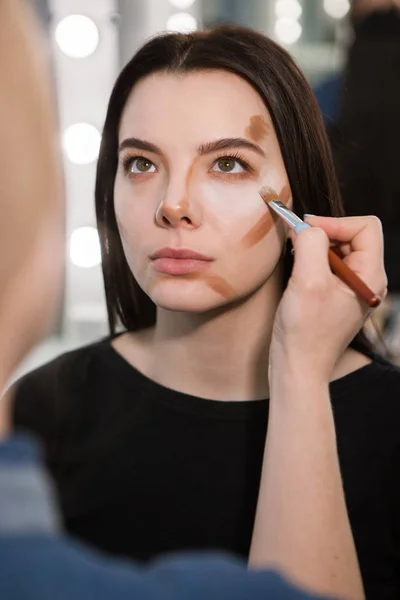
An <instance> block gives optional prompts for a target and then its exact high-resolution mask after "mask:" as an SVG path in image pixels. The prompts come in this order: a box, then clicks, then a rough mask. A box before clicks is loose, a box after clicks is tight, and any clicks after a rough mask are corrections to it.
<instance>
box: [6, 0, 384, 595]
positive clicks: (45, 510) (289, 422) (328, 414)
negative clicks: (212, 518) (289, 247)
mask: <svg viewBox="0 0 400 600" xmlns="http://www.w3.org/2000/svg"><path fill="white" fill-rule="evenodd" d="M11 58H12V60H11ZM46 62H47V61H46V58H45V50H44V48H43V41H42V39H41V37H40V34H39V32H38V30H37V26H36V24H35V22H34V19H33V17H32V15H31V13H30V12H29V10H27V7H26V6H25V4H24V3H23V2H22V1H20V0H3V1H2V2H1V5H0V73H1V76H2V87H1V91H0V120H1V127H0V131H1V135H2V144H1V161H0V175H1V176H0V181H1V182H2V184H1V185H2V190H1V192H2V193H1V195H0V202H1V206H2V209H3V210H2V214H3V216H4V218H3V219H2V221H1V224H0V227H1V235H0V243H1V250H2V252H1V261H0V281H1V286H0V331H1V337H0V365H1V381H0V387H3V386H4V385H5V383H6V381H7V379H8V378H9V376H10V374H11V373H12V371H13V370H14V369H15V367H16V366H17V365H18V364H19V362H20V361H21V360H22V358H23V357H24V355H25V354H26V352H27V351H28V350H29V349H30V348H31V347H32V345H33V344H34V343H35V342H37V341H38V340H39V339H40V337H41V336H42V335H43V334H44V333H45V332H46V331H47V329H48V327H49V325H50V322H51V320H52V318H53V317H54V311H55V306H56V304H57V297H58V293H59V284H60V279H61V274H62V255H63V237H62V234H61V231H62V197H63V194H62V185H61V172H60V162H59V152H58V149H57V136H56V127H55V119H54V111H53V110H52V101H51V100H52V99H51V93H50V85H49V74H48V67H47V64H46ZM314 223H315V224H316V225H318V227H315V228H313V229H311V230H309V231H303V232H302V233H301V234H300V235H299V236H298V238H297V239H296V240H294V243H295V249H296V259H295V265H294V271H293V276H292V279H291V281H290V284H289V287H288V290H287V292H285V294H284V296H283V298H282V301H281V304H280V307H279V309H278V312H277V316H276V321H275V331H274V336H273V342H272V350H273V352H272V355H271V358H270V364H269V370H270V374H271V381H272V395H273V396H275V395H276V397H277V398H278V399H279V402H277V403H276V404H274V407H273V410H272V414H271V416H270V421H271V424H270V432H269V443H268V456H267V458H266V461H265V462H266V466H265V468H264V469H263V474H262V481H261V485H260V497H259V505H258V513H257V523H258V525H257V528H256V532H257V533H256V535H255V537H254V539H253V542H252V553H251V557H250V567H251V570H247V569H246V568H245V566H244V565H241V564H240V563H239V562H237V561H234V560H233V559H229V558H227V557H221V556H219V557H218V556H214V557H213V556H210V555H209V556H204V555H203V557H194V556H189V555H186V556H181V557H180V558H169V559H166V560H164V561H158V562H156V563H153V564H152V565H149V566H148V567H147V568H145V569H137V568H135V567H134V566H131V565H129V564H128V563H127V562H125V563H116V562H115V561H111V560H107V559H105V558H104V557H100V556H97V555H96V554H95V553H93V552H91V551H89V550H87V549H85V548H84V547H83V546H81V545H79V544H78V543H74V542H73V541H71V540H68V539H67V538H65V537H63V535H62V534H61V532H60V531H59V528H58V524H57V515H56V511H55V506H54V503H53V499H52V494H51V489H50V488H51V486H50V484H49V483H48V481H47V479H46V476H45V474H44V472H43V470H42V467H41V465H40V459H39V454H38V450H37V448H36V447H35V444H34V443H33V442H32V441H30V439H28V438H25V437H24V436H22V435H18V434H13V433H12V432H11V431H10V420H9V405H8V401H9V398H7V403H4V404H3V405H2V407H1V420H0V437H1V442H0V597H1V598H2V600H17V599H18V600H21V599H25V598H40V599H41V600H46V599H51V600H54V599H64V598H74V599H76V598H80V597H81V598H85V599H86V598H96V600H101V599H103V598H104V599H106V598H107V599H111V598H112V599H113V600H118V599H119V598H121V599H122V598H141V599H154V600H156V599H163V598H168V599H169V600H172V599H183V598H185V599H186V598H187V599H188V600H189V599H190V598H193V599H194V598H207V600H210V599H212V598H218V599H223V598H227V599H228V598H229V599H239V598H243V599H244V598H246V599H248V598H252V599H254V600H255V599H257V598H260V599H261V598H262V599H263V600H265V599H266V598H274V599H279V598H282V599H284V598H286V599H287V600H289V599H292V600H295V599H299V600H300V599H301V598H303V599H306V598H310V596H308V595H307V594H306V593H302V592H301V591H299V590H296V589H294V588H293V587H291V586H290V585H289V584H286V583H285V582H284V581H283V580H282V579H281V578H280V577H279V576H277V575H276V574H274V573H272V572H269V571H267V570H265V569H268V568H270V567H273V568H276V569H278V570H279V571H281V572H282V573H284V574H285V575H286V576H287V577H288V578H289V579H290V580H292V581H293V582H295V583H296V584H298V585H302V586H303V587H304V588H307V589H308V590H309V591H310V593H311V592H315V593H324V594H325V595H331V596H335V597H343V598H349V599H355V600H356V599H361V598H363V596H364V595H363V590H362V584H361V579H360V574H359V569H358V564H357V558H356V554H355V549H354V543H353V539H352V535H351V530H350V526H349V521H348V517H347V513H346V507H345V500H344V495H343V490H342V485H341V477H340V471H339V465H338V457H337V451H336V442H335V431H334V424H333V418H332V410H331V405H330V399H329V393H328V383H329V374H330V372H331V370H332V368H333V365H334V363H335V361H336V358H337V355H338V354H340V352H341V351H342V350H343V348H344V347H345V346H346V345H347V344H348V342H349V340H350V339H352V337H353V336H354V335H355V333H356V332H357V331H358V330H359V328H360V325H361V324H362V322H363V321H364V319H365V318H366V317H367V316H368V310H367V309H366V308H365V307H362V306H360V303H359V302H358V300H357V299H356V298H355V297H354V296H353V294H352V293H350V292H349V290H348V289H347V288H344V287H343V285H342V284H341V283H340V282H339V281H338V280H337V279H336V278H335V277H334V276H333V275H332V273H331V272H330V270H329V266H328V261H327V249H328V245H329V240H328V237H327V235H326V233H325V232H324V231H323V230H324V229H325V230H326V231H327V232H328V233H332V231H335V232H336V239H337V236H338V235H339V236H340V235H341V236H342V237H343V242H344V243H346V244H348V245H349V255H348V258H349V259H351V258H352V254H353V251H352V247H353V245H354V246H355V247H357V252H356V253H355V254H357V260H358V265H359V273H360V275H361V276H362V277H363V278H364V279H365V281H366V282H368V284H369V285H370V286H371V287H372V288H373V289H375V290H377V291H378V292H379V293H380V294H384V293H385V286H386V279H385V274H384V269H383V265H382V239H381V232H380V228H379V226H378V223H377V221H376V220H374V219H370V218H368V217H366V218H361V219H356V220H351V219H343V221H341V224H338V221H337V220H332V219H324V218H315V221H314ZM367 249H368V252H369V254H368V261H366V260H365V256H366V253H367ZM337 315H340V320H339V322H338V321H337ZM316 316H318V319H316V318H315V317H316ZM339 325H340V326H339ZM332 326H334V335H332V334H331V338H330V339H331V343H330V344H329V348H324V347H321V348H320V351H319V357H318V360H314V362H313V364H310V361H307V360H306V359H307V355H308V353H311V355H312V356H313V357H314V359H315V355H314V353H313V348H314V346H315V344H318V342H319V340H320V339H321V336H324V335H326V331H327V330H329V331H330V330H331V329H332ZM293 345H294V346H295V348H296V352H294V353H293V350H292V347H293ZM300 357H301V360H302V365H303V368H302V369H300V371H299V369H298V363H299V358H300ZM294 365H297V366H296V367H294ZM306 367H307V369H306V370H305V368H306ZM282 368H284V370H285V374H286V377H285V379H284V381H282V379H279V380H275V379H274V372H275V370H276V369H279V370H280V371H281V370H282ZM304 398H307V400H306V401H304ZM311 440H312V443H310V441H311ZM277 465H279V470H277V468H276V467H277ZM305 481H306V482H307V483H306V485H304V482H305Z"/></svg>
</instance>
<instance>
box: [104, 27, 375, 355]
mask: <svg viewBox="0 0 400 600" xmlns="http://www.w3.org/2000/svg"><path fill="white" fill-rule="evenodd" d="M210 69H213V70H215V69H218V70H223V71H229V72H231V73H234V74H236V75H238V76H239V77H242V78H243V79H244V80H246V81H247V82H248V83H249V84H250V85H251V86H252V87H253V88H254V89H255V90H256V91H257V92H258V94H259V95H260V96H261V98H262V99H263V101H264V103H265V106H266V107H267V109H268V111H269V114H270V116H271V119H272V122H273V125H274V128H275V131H276V135H277V138H278V142H279V145H280V149H281V153H282V157H283V161H284V164H285V168H286V172H287V175H288V178H289V182H290V187H291V191H292V195H293V204H294V210H295V211H296V212H297V213H298V214H300V215H303V214H304V213H311V214H317V215H323V216H329V215H331V216H341V215H343V209H342V204H341V200H340V192H339V188H338V183H337V179H336V175H335V171H334V167H333V163H332V157H331V152H330V148H329V142H328V140H327V137H326V134H325V129H324V125H323V121H322V118H321V115H320V111H319V108H318V106H317V103H316V101H315V98H314V95H313V93H312V91H311V89H310V86H309V85H308V83H307V81H306V79H305V77H304V76H303V74H302V72H301V71H300V69H299V68H298V66H297V65H296V63H295V62H294V61H293V59H292V58H291V56H290V55H289V54H288V53H287V52H286V51H285V50H284V49H283V48H281V47H280V46H278V45H277V44H275V43H274V42H273V41H272V40H270V39H269V38H267V37H265V36H264V35H262V34H260V33H257V32H256V31H253V30H251V29H247V28H243V27H237V26H223V27H218V28H215V29H211V30H209V31H201V32H196V33H189V34H181V33H169V34H164V35H160V36H157V37H155V38H153V39H151V40H150V41H149V42H147V43H146V44H145V45H144V46H143V47H142V48H141V49H140V50H139V51H138V52H137V53H136V54H135V55H134V57H133V58H132V60H131V61H130V62H129V63H128V64H127V65H126V66H125V68H124V69H123V70H122V72H121V74H120V75H119V77H118V79H117V81H116V83H115V86H114V89H113V91H112V94H111V98H110V102H109V105H108V111H107V116H106V120H105V124H104V131H103V138H102V143H101V148H100V155H99V161H98V167H97V179H96V214H97V223H98V229H99V235H100V241H101V248H102V258H103V276H104V285H105V293H106V302H107V310H108V319H109V326H110V332H111V335H114V334H115V332H116V328H117V326H118V324H121V325H122V327H124V328H125V329H126V330H128V331H135V330H138V329H143V328H145V327H148V326H150V325H152V324H154V323H155V319H156V308H155V305H154V303H153V302H152V301H151V299H150V298H149V297H148V296H147V295H146V294H145V293H144V292H143V290H142V289H141V288H140V287H139V285H138V283H137V282H136V280H135V279H134V277H133V275H132V273H131V271H130V269H129V266H128V263H127V261H126V259H125V255H124V251H123V248H122V243H121V239H120V235H119V232H118V228H117V222H116V217H115V211H114V182H115V176H116V171H117V162H118V158H117V157H118V130H119V124H120V120H121V115H122V112H123V110H124V107H125V104H126V101H127V99H128V97H129V95H130V93H131V91H132V88H133V87H134V86H135V84H136V83H137V82H138V81H139V80H140V79H142V78H143V77H146V76H148V75H151V74H153V73H156V72H168V73H177V74H182V73H190V72H193V71H204V70H210ZM292 265H293V257H292V255H291V253H290V252H287V253H286V256H285V275H284V277H285V284H286V283H287V280H288V278H289V276H290V273H291V269H292ZM355 341H358V342H360V343H359V347H360V349H361V348H365V349H368V344H367V345H366V341H365V338H364V335H363V333H362V332H361V334H359V335H358V336H357V338H356V340H355Z"/></svg>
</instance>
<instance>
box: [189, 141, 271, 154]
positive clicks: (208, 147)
mask: <svg viewBox="0 0 400 600" xmlns="http://www.w3.org/2000/svg"><path fill="white" fill-rule="evenodd" d="M234 148H247V149H249V150H253V151H254V152H257V154H259V155H260V156H262V157H263V158H265V152H264V150H263V149H262V148H261V146H259V145H258V144H254V143H253V142H250V141H249V140H246V139H244V138H221V139H219V140H215V141H214V142H209V143H208V144H202V145H201V146H199V148H198V149H197V152H198V154H199V155H200V156H202V155H203V154H210V153H211V152H216V151H218V150H229V149H234Z"/></svg>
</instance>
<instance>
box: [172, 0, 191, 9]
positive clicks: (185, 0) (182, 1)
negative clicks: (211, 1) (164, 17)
mask: <svg viewBox="0 0 400 600" xmlns="http://www.w3.org/2000/svg"><path fill="white" fill-rule="evenodd" d="M194 2H195V0H169V3H170V4H172V6H174V7H175V8H179V10H186V9H187V8H190V7H191V6H193V4H194Z"/></svg>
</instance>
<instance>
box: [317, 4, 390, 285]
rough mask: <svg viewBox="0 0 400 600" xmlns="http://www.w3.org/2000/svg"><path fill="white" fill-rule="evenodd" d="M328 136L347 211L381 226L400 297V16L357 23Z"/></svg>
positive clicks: (374, 16)
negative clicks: (372, 218)
mask: <svg viewBox="0 0 400 600" xmlns="http://www.w3.org/2000/svg"><path fill="white" fill-rule="evenodd" d="M328 132H329V135H330V139H331V143H332V149H333V154H334V159H335V163H336V167H337V171H338V176H339V181H340V185H341V189H342V194H343V201H344V205H345V208H346V211H347V213H348V214H349V215H362V214H375V215H377V216H378V217H379V218H380V219H381V220H382V223H383V228H384V234H385V265H386V270H387V273H388V279H389V291H391V292H396V293H400V261H399V259H400V178H399V175H400V160H399V159H400V152H399V141H400V10H398V9H396V8H392V9H390V10H375V11H373V12H370V13H369V14H367V15H366V16H365V17H364V18H362V19H361V20H357V21H356V23H355V40H354V43H353V45H352V47H351V48H350V51H349V56H348V62H347V66H346V69H345V72H344V79H343V87H342V91H341V106H340V112H339V116H338V118H337V120H336V121H335V122H334V123H333V124H332V125H330V126H328Z"/></svg>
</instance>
